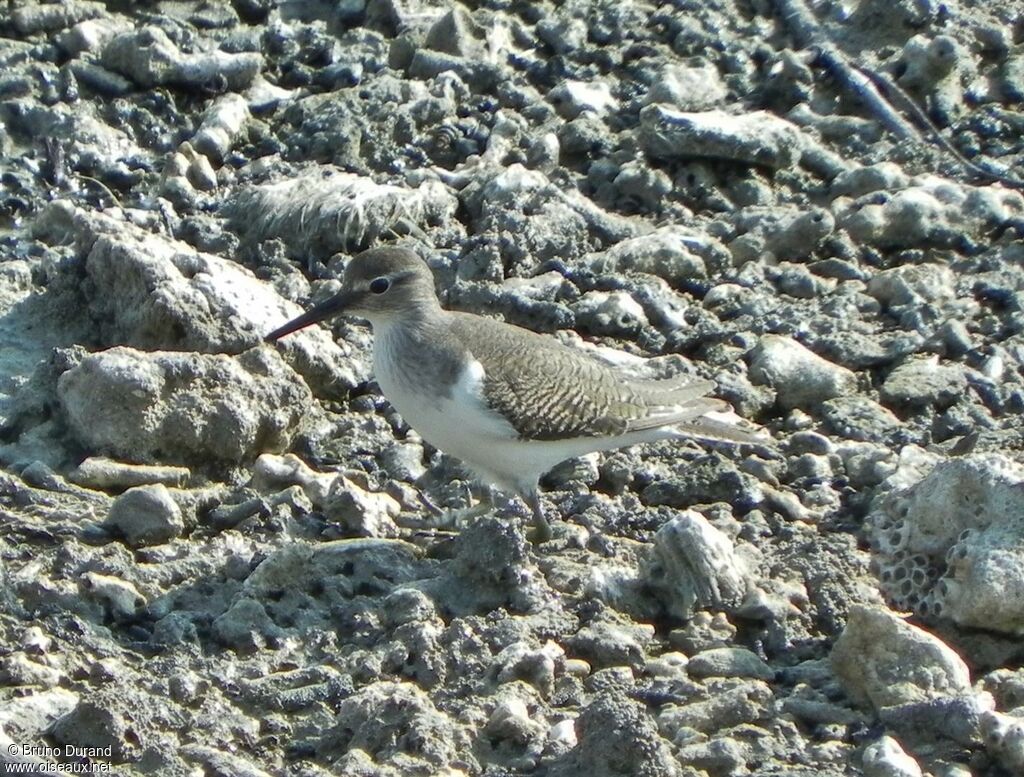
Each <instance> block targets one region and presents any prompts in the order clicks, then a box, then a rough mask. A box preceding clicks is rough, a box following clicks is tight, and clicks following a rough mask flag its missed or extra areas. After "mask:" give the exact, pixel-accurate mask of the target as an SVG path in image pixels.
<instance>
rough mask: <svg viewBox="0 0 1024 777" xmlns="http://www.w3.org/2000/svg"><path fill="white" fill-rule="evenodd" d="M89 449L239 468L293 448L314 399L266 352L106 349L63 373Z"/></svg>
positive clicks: (71, 414)
mask: <svg viewBox="0 0 1024 777" xmlns="http://www.w3.org/2000/svg"><path fill="white" fill-rule="evenodd" d="M57 397H58V399H59V401H60V406H61V409H62V411H63V412H64V413H65V414H66V417H67V420H68V424H69V426H70V428H71V431H72V432H73V433H74V435H75V437H76V439H77V440H78V441H79V442H80V444H81V445H82V446H83V447H85V448H86V449H87V450H89V451H91V452H94V453H103V454H108V455H111V456H114V457H117V458H121V459H127V460H130V461H135V462H140V463H165V462H174V461H178V462H183V463H188V464H192V463H194V462H201V463H202V464H205V465H210V464H218V463H238V462H241V461H245V460H246V459H254V458H255V457H256V456H257V455H259V454H260V453H262V452H264V451H271V452H273V451H281V450H283V449H285V448H286V447H287V446H288V444H289V443H290V442H291V439H292V436H293V435H294V434H295V432H296V431H297V430H298V427H299V424H300V423H301V421H302V420H303V416H304V415H305V414H307V413H309V412H310V410H311V403H312V397H311V395H310V393H309V389H308V388H307V387H306V385H305V384H304V383H303V382H302V380H301V379H300V378H299V377H298V375H296V374H295V373H294V372H292V370H291V369H290V368H289V367H288V366H287V365H286V364H285V363H284V362H283V361H282V360H281V358H280V357H279V356H278V355H277V354H276V353H274V352H272V351H270V350H268V349H265V348H260V349H258V350H252V351H248V352H246V353H244V354H242V355H241V356H238V357H230V356H213V355H203V354H194V353H172V352H156V353H144V352H142V351H136V350H134V349H132V348H111V349H110V350H108V351H103V352H101V353H96V354H91V355H90V356H87V357H86V358H85V359H83V360H82V362H81V363H80V364H79V365H78V366H76V367H74V368H72V369H70V370H68V371H67V372H65V373H64V374H63V375H61V377H60V379H59V380H58V382H57Z"/></svg>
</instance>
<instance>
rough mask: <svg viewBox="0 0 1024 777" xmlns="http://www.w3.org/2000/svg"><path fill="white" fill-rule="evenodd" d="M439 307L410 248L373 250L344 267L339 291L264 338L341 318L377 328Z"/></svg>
mask: <svg viewBox="0 0 1024 777" xmlns="http://www.w3.org/2000/svg"><path fill="white" fill-rule="evenodd" d="M437 308H439V304H438V301H437V294H436V293H435V291H434V276H433V275H432V274H431V272H430V268H429V267H427V265H426V263H425V262H424V261H423V260H422V259H420V258H419V257H418V256H417V255H416V254H414V253H413V252H412V251H410V250H409V249H408V248H398V247H394V246H385V247H382V248H371V249H370V250H369V251H363V252H362V253H361V254H358V255H357V256H355V257H354V258H353V259H352V261H351V262H349V263H348V266H347V267H346V268H345V277H344V279H343V280H342V283H341V290H340V291H339V292H338V293H337V294H335V295H334V296H332V297H330V298H328V299H326V300H324V301H323V302H321V303H320V304H319V305H316V306H315V307H313V308H311V309H310V310H308V311H306V312H305V313H303V314H302V315H301V316H298V317H297V318H294V319H292V320H291V321H289V322H288V323H287V324H285V325H284V326H281V327H279V328H277V329H275V330H274V331H273V332H271V333H270V334H268V335H267V336H266V337H265V338H264V339H265V340H266V341H267V342H274V341H275V340H278V339H280V338H282V337H284V336H285V335H287V334H291V333H292V332H296V331H298V330H299V329H303V328H304V327H307V326H309V325H310V324H315V323H317V322H318V321H325V320H327V319H329V318H334V317H335V316H339V315H347V316H355V317H356V318H365V319H367V320H369V322H370V324H371V325H373V326H374V328H376V327H377V326H380V325H385V324H388V323H389V322H391V321H394V320H397V319H399V318H402V317H407V316H410V315H416V314H417V313H420V312H424V311H427V312H432V311H434V310H435V309H437Z"/></svg>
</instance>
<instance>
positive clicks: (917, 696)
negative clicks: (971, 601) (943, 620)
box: [831, 606, 971, 710]
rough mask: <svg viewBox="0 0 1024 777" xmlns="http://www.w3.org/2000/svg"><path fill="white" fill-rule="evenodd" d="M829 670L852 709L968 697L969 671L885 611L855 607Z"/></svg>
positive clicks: (952, 655) (944, 648)
mask: <svg viewBox="0 0 1024 777" xmlns="http://www.w3.org/2000/svg"><path fill="white" fill-rule="evenodd" d="M831 660H832V668H833V670H834V671H835V673H836V675H837V676H838V677H839V680H840V682H842V684H843V688H844V689H845V690H846V692H847V693H848V694H849V695H850V698H852V699H853V700H854V701H855V702H856V703H857V704H861V705H865V706H868V705H869V706H871V707H873V708H875V709H876V710H878V709H882V708H885V707H891V706H894V705H899V704H908V703H912V702H921V701H928V700H931V699H936V698H940V697H943V696H956V695H964V694H967V693H970V690H971V678H970V672H969V670H968V669H967V665H966V664H965V663H964V661H963V659H962V658H960V656H958V655H957V654H956V652H954V651H953V649H952V648H950V647H949V646H948V645H946V644H945V643H944V642H942V641H941V640H940V639H938V638H937V637H935V636H934V635H932V634H929V633H928V632H926V631H924V630H923V629H920V628H918V627H917V626H914V625H912V624H910V623H907V622H906V621H904V620H902V619H900V618H899V617H897V616H896V615H894V614H893V613H891V612H889V611H888V610H886V609H882V608H877V607H864V606H858V607H854V608H853V609H852V610H851V611H850V616H849V619H848V621H847V624H846V628H845V629H843V633H842V634H841V635H840V636H839V639H838V640H836V644H835V646H834V647H833V648H832V654H831Z"/></svg>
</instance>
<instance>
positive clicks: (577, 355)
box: [449, 313, 750, 441]
mask: <svg viewBox="0 0 1024 777" xmlns="http://www.w3.org/2000/svg"><path fill="white" fill-rule="evenodd" d="M449 321H450V327H451V330H452V333H453V334H454V335H455V337H456V338H457V339H458V340H459V342H461V343H462V344H463V345H464V346H465V347H466V349H467V351H468V352H469V354H471V355H472V357H473V358H474V359H476V360H477V361H478V362H480V364H481V366H482V367H483V375H484V377H483V393H484V397H485V398H486V400H487V402H488V404H490V405H491V406H492V407H493V408H494V409H495V410H496V411H497V412H499V413H501V414H502V415H503V416H505V417H506V418H507V419H508V420H509V423H511V425H512V426H513V427H514V428H515V430H516V431H517V432H518V434H519V436H520V437H521V438H523V439H528V440H538V441H543V440H551V441H553V440H564V439H571V438H587V437H591V438H593V437H618V436H622V435H627V434H631V433H637V432H642V431H644V430H655V429H661V428H663V427H666V426H674V425H687V424H690V425H693V424H694V423H695V422H696V421H697V420H698V419H700V418H701V417H702V416H703V415H704V414H705V413H708V412H712V411H716V410H725V409H727V407H728V406H727V405H725V403H723V402H721V401H719V400H716V399H710V398H707V397H705V396H704V395H705V394H707V393H708V392H709V391H710V390H711V389H712V388H713V387H714V384H712V383H711V382H710V381H706V380H702V379H699V378H692V377H689V376H677V377H674V378H668V379H665V380H632V379H629V378H628V377H627V376H625V375H624V374H623V373H622V372H621V371H619V370H616V369H614V368H613V367H610V366H608V365H605V364H602V363H600V362H599V361H597V360H596V359H594V358H592V357H590V356H589V355H587V354H586V353H583V352H580V351H577V350H575V349H573V348H571V347H569V346H567V345H564V344H562V343H560V342H558V341H557V340H555V339H553V338H551V337H549V336H545V335H538V334H536V333H534V332H531V331H529V330H527V329H523V328H521V327H517V326H512V325H510V324H506V323H503V322H500V321H496V320H493V319H489V318H484V317H481V316H475V315H470V314H467V313H451V314H450V315H449ZM691 433H692V434H695V435H696V436H710V437H712V438H713V439H721V435H719V434H707V435H701V434H700V432H699V430H696V429H695V430H694V431H692V432H691ZM725 439H729V440H735V437H734V436H727V437H726V438H725ZM744 441H750V440H744Z"/></svg>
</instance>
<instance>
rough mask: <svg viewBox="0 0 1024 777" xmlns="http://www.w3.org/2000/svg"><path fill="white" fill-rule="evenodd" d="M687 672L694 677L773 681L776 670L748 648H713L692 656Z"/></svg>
mask: <svg viewBox="0 0 1024 777" xmlns="http://www.w3.org/2000/svg"><path fill="white" fill-rule="evenodd" d="M686 670H687V673H688V674H689V675H690V676H691V677H694V678H704V677H749V678H751V679H754V680H765V681H766V682H771V681H772V680H774V679H775V670H774V669H772V668H771V667H770V666H768V664H767V663H765V661H764V660H763V659H762V658H761V657H760V656H758V655H757V654H756V653H753V652H751V651H749V650H747V649H746V648H711V649H710V650H704V651H701V652H700V653H697V654H696V655H694V656H692V657H691V658H690V661H689V663H688V664H687V667H686Z"/></svg>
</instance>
